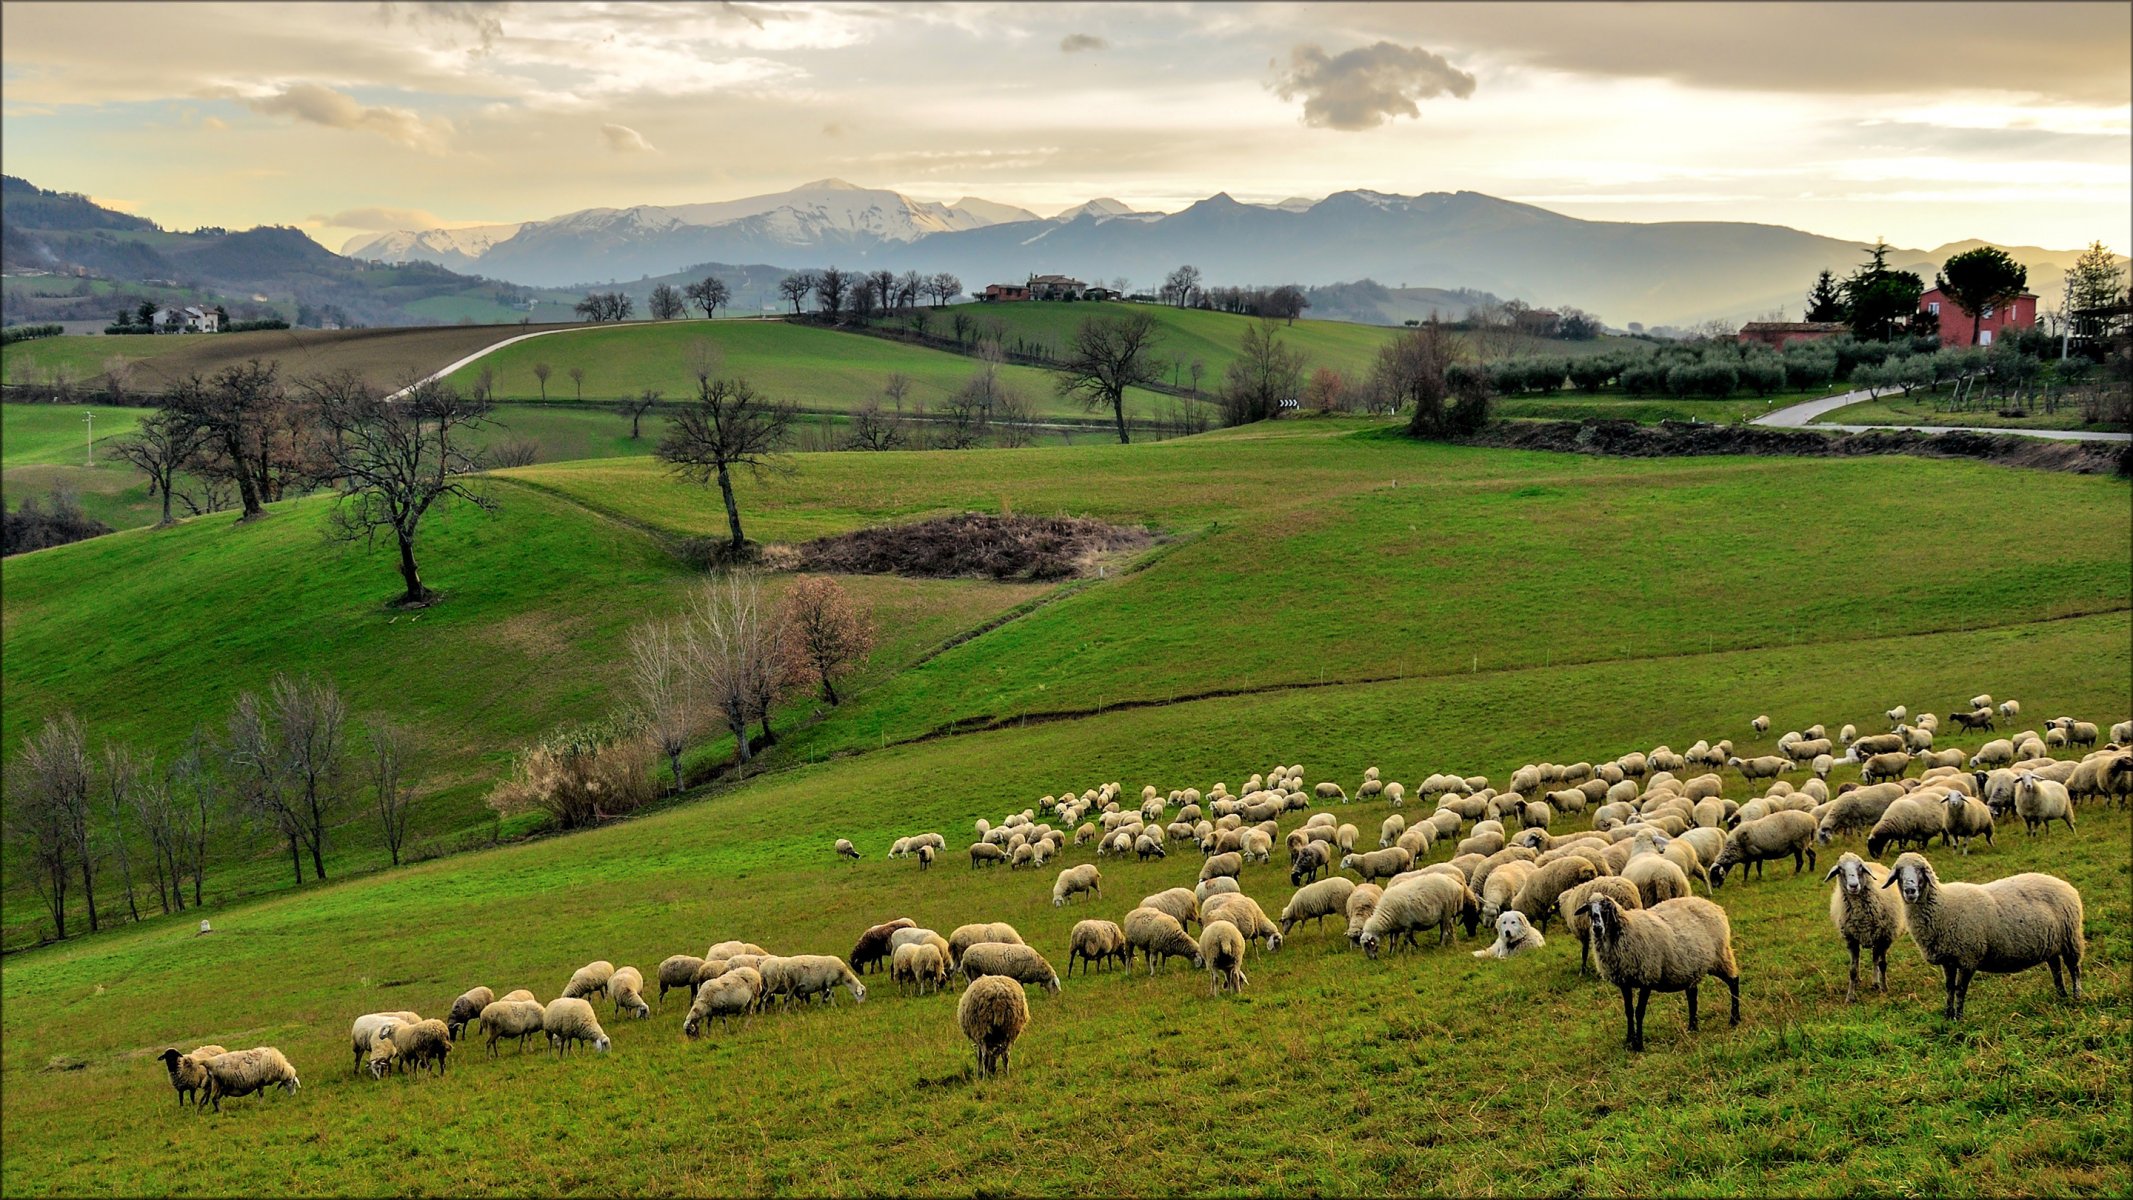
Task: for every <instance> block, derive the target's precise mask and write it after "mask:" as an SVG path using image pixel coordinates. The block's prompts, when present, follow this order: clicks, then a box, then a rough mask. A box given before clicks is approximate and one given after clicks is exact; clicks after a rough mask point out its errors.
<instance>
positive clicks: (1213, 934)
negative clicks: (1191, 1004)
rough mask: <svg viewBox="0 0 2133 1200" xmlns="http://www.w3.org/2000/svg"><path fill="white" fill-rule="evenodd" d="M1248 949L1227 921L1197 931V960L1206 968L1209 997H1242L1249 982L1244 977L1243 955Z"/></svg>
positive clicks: (1210, 923)
mask: <svg viewBox="0 0 2133 1200" xmlns="http://www.w3.org/2000/svg"><path fill="white" fill-rule="evenodd" d="M1248 945H1250V942H1249V941H1247V940H1246V938H1245V936H1244V934H1243V933H1241V932H1239V931H1238V929H1237V927H1236V926H1235V925H1232V924H1230V923H1229V922H1228V921H1222V920H1215V921H1209V922H1208V923H1207V925H1206V926H1205V927H1204V928H1202V929H1201V930H1200V959H1201V961H1202V962H1205V963H1206V964H1207V973H1208V976H1209V983H1208V990H1209V994H1210V995H1215V996H1219V995H1221V994H1222V993H1223V992H1225V991H1228V992H1235V993H1241V992H1243V991H1244V985H1245V984H1246V983H1249V982H1250V980H1248V979H1246V978H1245V977H1244V952H1245V947H1246V946H1248Z"/></svg>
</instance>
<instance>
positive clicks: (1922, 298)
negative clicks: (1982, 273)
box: [1918, 287, 2037, 304]
mask: <svg viewBox="0 0 2133 1200" xmlns="http://www.w3.org/2000/svg"><path fill="white" fill-rule="evenodd" d="M1928 296H1939V297H1940V298H1941V299H1943V300H1946V299H1948V298H1949V296H1948V293H1946V292H1944V291H1942V290H1941V289H1939V288H1937V287H1930V288H1927V289H1926V290H1925V291H1923V292H1920V293H1919V295H1918V302H1919V303H1920V304H1924V303H1925V302H1926V297H1928ZM2014 298H2015V299H2017V300H2035V299H2036V298H2037V294H2036V293H2035V292H2016V293H2015V295H2014Z"/></svg>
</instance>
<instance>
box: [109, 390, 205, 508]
mask: <svg viewBox="0 0 2133 1200" xmlns="http://www.w3.org/2000/svg"><path fill="white" fill-rule="evenodd" d="M209 437H210V434H209V432H208V430H207V429H206V428H205V427H203V426H201V425H198V424H195V423H193V422H191V421H188V420H186V419H185V418H184V417H183V416H182V415H180V414H179V413H176V412H173V411H171V410H169V409H159V410H157V411H156V412H153V413H151V414H149V415H148V416H146V417H143V418H141V423H140V425H139V426H138V427H137V428H136V429H135V430H134V432H133V434H132V435H131V436H129V437H123V438H120V439H119V440H118V441H116V442H114V443H112V447H111V448H112V450H113V451H115V452H116V453H117V454H118V456H119V457H120V458H122V459H124V460H126V461H127V462H130V463H132V464H133V465H134V466H136V467H138V468H140V470H141V472H142V473H143V474H145V475H147V476H148V494H149V495H151V496H154V495H158V494H160V495H161V496H162V497H163V519H162V521H161V522H159V524H163V525H169V524H172V523H173V522H174V521H175V518H173V517H172V516H171V515H170V502H171V497H172V495H173V494H174V493H175V492H176V490H177V479H178V473H179V472H181V471H183V470H185V469H186V467H187V466H188V465H190V464H191V463H192V462H193V461H194V460H195V459H196V458H197V457H198V456H199V454H200V452H201V451H202V450H204V449H206V447H207V444H208V440H209Z"/></svg>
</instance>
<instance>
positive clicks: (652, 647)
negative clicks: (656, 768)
mask: <svg viewBox="0 0 2133 1200" xmlns="http://www.w3.org/2000/svg"><path fill="white" fill-rule="evenodd" d="M690 649H691V648H690V644H689V633H688V629H687V625H686V622H676V621H652V622H649V623H647V624H644V625H640V626H638V627H637V628H636V629H634V630H632V631H631V632H630V644H629V651H630V690H631V691H632V692H634V693H635V695H636V700H637V711H638V713H639V715H640V717H641V718H642V720H643V723H644V728H645V731H646V732H647V733H648V734H649V735H650V737H651V740H652V744H653V745H655V746H657V747H658V748H659V752H660V753H661V754H664V755H666V756H667V766H668V768H669V769H671V770H672V771H673V773H674V791H675V793H676V794H677V795H678V794H679V793H680V792H681V790H682V788H683V787H684V786H686V784H687V780H686V779H685V778H684V777H683V775H682V770H681V755H682V752H683V751H684V750H687V749H688V748H689V735H690V734H691V733H692V732H693V731H694V729H695V724H696V719H697V718H696V714H697V707H698V703H699V698H698V696H697V694H696V688H697V685H698V684H699V683H700V682H702V677H701V675H700V673H699V672H698V671H697V670H696V669H695V668H694V666H693V664H692V662H691V659H690Z"/></svg>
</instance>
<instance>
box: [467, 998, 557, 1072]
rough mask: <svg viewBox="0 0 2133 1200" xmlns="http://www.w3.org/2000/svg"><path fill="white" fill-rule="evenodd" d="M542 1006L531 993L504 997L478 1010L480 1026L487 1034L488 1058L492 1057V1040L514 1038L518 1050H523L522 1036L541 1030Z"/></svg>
mask: <svg viewBox="0 0 2133 1200" xmlns="http://www.w3.org/2000/svg"><path fill="white" fill-rule="evenodd" d="M546 1012H547V1010H546V1008H545V1007H544V1006H543V1005H542V1004H541V1002H540V1001H538V1000H535V999H533V998H532V996H530V995H529V996H527V997H526V998H525V999H523V1000H514V999H512V998H511V997H509V996H506V997H505V998H503V999H502V1000H498V1001H497V1002H496V1003H494V1004H491V1005H489V1006H488V1007H486V1008H484V1009H482V1010H481V1027H482V1029H483V1030H485V1031H487V1033H488V1035H489V1057H491V1058H494V1057H496V1043H497V1042H498V1041H500V1040H502V1039H504V1038H517V1039H518V1052H519V1053H520V1054H524V1053H525V1052H526V1039H528V1038H530V1037H532V1036H533V1035H534V1034H536V1033H540V1032H541V1031H542V1026H543V1024H544V1022H545V1017H546Z"/></svg>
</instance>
